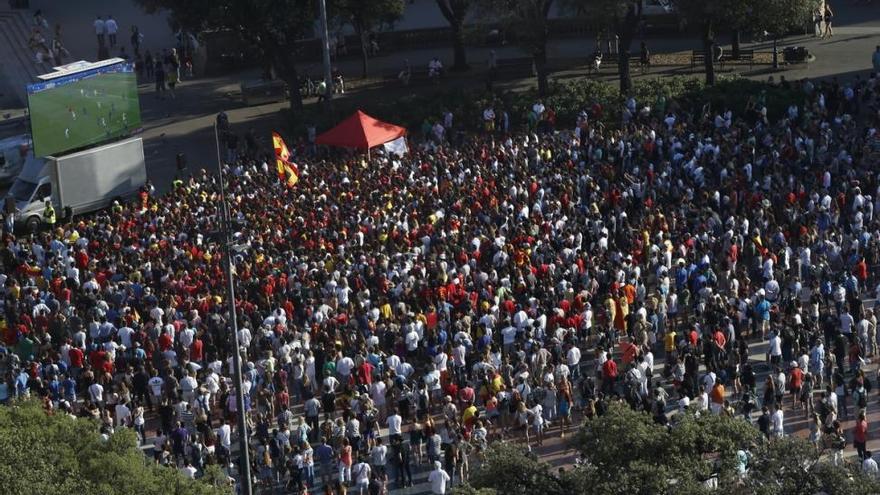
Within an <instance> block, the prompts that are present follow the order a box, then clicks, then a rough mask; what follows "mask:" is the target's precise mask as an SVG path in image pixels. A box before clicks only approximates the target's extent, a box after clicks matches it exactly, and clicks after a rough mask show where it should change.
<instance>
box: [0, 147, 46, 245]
mask: <svg viewBox="0 0 880 495" xmlns="http://www.w3.org/2000/svg"><path fill="white" fill-rule="evenodd" d="M9 195H10V196H12V197H13V198H14V199H15V206H16V209H17V210H18V212H17V217H16V218H17V221H18V222H19V223H23V224H25V225H27V227H28V228H29V229H31V230H35V229H36V228H37V227H39V226H40V224H41V223H42V222H43V210H45V208H46V201H53V198H52V179H51V177H50V176H49V171H48V163H47V162H46V160H43V159H39V158H37V159H35V158H32V157H31V158H29V159H28V160H26V161H25V164H24V167H22V171H21V174H20V175H19V176H18V178H17V179H16V180H15V182H13V183H12V187H11V188H10V189H9ZM53 203H55V201H53ZM53 206H54V207H55V211H56V214H57V212H58V205H57V204H53Z"/></svg>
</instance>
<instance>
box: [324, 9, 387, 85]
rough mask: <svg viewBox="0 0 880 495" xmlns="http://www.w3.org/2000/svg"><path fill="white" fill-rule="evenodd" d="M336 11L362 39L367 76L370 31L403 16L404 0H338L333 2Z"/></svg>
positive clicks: (362, 54) (364, 68)
mask: <svg viewBox="0 0 880 495" xmlns="http://www.w3.org/2000/svg"><path fill="white" fill-rule="evenodd" d="M330 5H331V8H332V7H335V13H336V15H338V16H339V17H340V18H342V19H343V20H344V21H345V22H347V23H348V24H350V25H351V27H352V28H353V29H354V32H355V34H356V35H357V37H358V40H360V45H361V61H362V76H363V77H365V78H366V77H367V69H368V60H369V56H370V33H371V32H373V31H374V30H375V29H377V28H378V27H379V26H381V25H382V24H391V23H394V22H396V21H397V20H399V19H400V18H401V17H403V9H404V5H403V0H369V1H364V0H336V1H335V2H333V3H331V4H330Z"/></svg>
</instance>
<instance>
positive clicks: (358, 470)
mask: <svg viewBox="0 0 880 495" xmlns="http://www.w3.org/2000/svg"><path fill="white" fill-rule="evenodd" d="M371 472H372V469H371V468H370V465H369V464H367V463H366V462H364V461H363V459H362V460H361V461H360V462H358V463H357V464H355V465H354V467H352V468H351V473H352V475H353V477H354V483H355V487H356V490H357V493H358V495H365V494H366V493H369V487H370V473H371Z"/></svg>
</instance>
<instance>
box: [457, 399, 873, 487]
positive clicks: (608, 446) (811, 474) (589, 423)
mask: <svg viewBox="0 0 880 495" xmlns="http://www.w3.org/2000/svg"><path fill="white" fill-rule="evenodd" d="M570 446H571V447H572V448H574V449H576V450H577V451H578V452H579V454H580V458H581V462H580V463H579V464H578V465H577V466H575V467H574V468H569V469H567V470H565V471H564V472H561V473H559V472H556V471H554V470H553V468H552V467H551V466H550V465H549V464H547V463H544V462H541V461H538V460H535V459H533V458H532V457H531V456H530V455H529V454H528V453H526V452H525V451H524V450H523V448H522V447H520V446H516V445H511V444H499V445H495V446H493V447H492V448H490V449H489V451H488V452H487V454H486V461H485V462H484V463H483V464H482V465H481V466H480V467H479V468H478V469H477V470H475V471H474V472H473V473H472V474H471V479H470V483H471V486H468V487H462V488H458V489H457V490H456V492H455V493H456V494H457V495H490V494H492V493H498V494H501V493H504V494H514V495H516V494H523V495H525V494H529V493H546V494H549V495H556V494H559V495H563V494H571V493H655V494H673V493H674V494H701V493H710V488H708V483H707V480H710V479H711V478H715V479H717V482H718V487H719V490H718V491H719V492H725V491H726V492H728V493H732V494H746V493H750V494H753V493H756V494H761V495H785V494H790V493H820V492H823V491H824V492H826V493H844V494H852V495H860V494H865V495H867V494H868V493H880V483H878V482H877V481H876V480H873V479H871V478H868V477H867V476H866V475H864V474H863V473H862V472H861V470H860V469H859V466H857V465H850V464H844V465H840V466H835V465H834V464H832V463H831V462H830V461H828V460H824V459H821V454H822V452H820V451H817V450H816V449H815V447H813V445H812V444H810V443H809V442H807V441H806V440H804V439H802V438H798V437H786V438H783V439H778V440H774V441H772V442H768V441H766V440H765V439H764V437H762V436H761V434H760V432H759V431H758V430H757V428H755V427H754V426H753V425H752V424H750V423H749V422H747V421H745V420H743V419H741V418H732V417H727V416H723V415H715V414H702V415H696V414H694V413H692V412H687V413H683V414H677V415H676V416H675V417H674V418H673V422H672V424H671V426H663V425H660V424H657V423H656V422H654V421H653V419H652V418H651V416H650V415H649V414H648V413H646V412H643V411H634V410H632V409H630V408H629V407H627V406H626V405H625V404H618V403H613V404H610V407H609V409H608V412H607V413H605V414H604V415H602V416H599V417H596V418H593V419H591V420H586V421H585V422H584V423H583V425H582V426H581V428H580V430H579V431H578V433H577V435H576V436H575V437H574V438H573V439H572V441H571V444H570ZM740 453H742V454H745V455H746V456H747V457H748V458H749V459H750V461H749V462H748V463H747V470H748V472H747V474H746V475H741V472H740V468H741V467H742V464H741V462H740V455H739V454H740Z"/></svg>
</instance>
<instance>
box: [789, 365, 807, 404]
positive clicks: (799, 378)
mask: <svg viewBox="0 0 880 495" xmlns="http://www.w3.org/2000/svg"><path fill="white" fill-rule="evenodd" d="M792 364H794V367H793V368H792V370H791V371H789V372H788V388H789V390H791V403H792V409H797V408H798V398H799V397H800V396H801V387H802V386H803V384H804V371H803V370H802V369H800V368H799V367H798V365H797V363H792Z"/></svg>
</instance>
